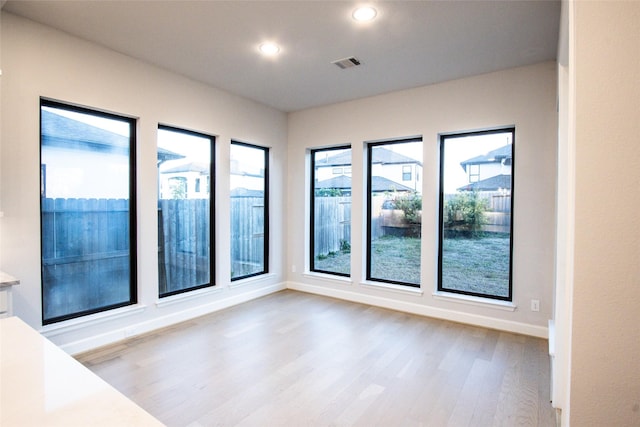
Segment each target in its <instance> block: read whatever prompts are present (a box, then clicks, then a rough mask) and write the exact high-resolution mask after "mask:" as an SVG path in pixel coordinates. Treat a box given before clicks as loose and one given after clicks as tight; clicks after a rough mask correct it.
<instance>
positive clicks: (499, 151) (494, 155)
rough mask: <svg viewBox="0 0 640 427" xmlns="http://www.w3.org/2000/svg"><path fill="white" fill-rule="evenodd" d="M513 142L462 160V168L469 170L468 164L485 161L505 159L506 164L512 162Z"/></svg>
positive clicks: (499, 161)
mask: <svg viewBox="0 0 640 427" xmlns="http://www.w3.org/2000/svg"><path fill="white" fill-rule="evenodd" d="M512 149H513V145H512V144H507V145H505V146H504V147H500V148H496V149H495V150H491V151H489V152H488V153H486V154H483V155H481V156H476V157H472V158H470V159H468V160H465V161H464V162H460V166H462V169H464V170H465V172H466V171H467V165H479V164H483V163H501V162H502V161H503V160H505V164H507V165H508V164H511V157H512Z"/></svg>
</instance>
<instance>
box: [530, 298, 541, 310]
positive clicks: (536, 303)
mask: <svg viewBox="0 0 640 427" xmlns="http://www.w3.org/2000/svg"><path fill="white" fill-rule="evenodd" d="M531 311H540V300H537V299H532V300H531Z"/></svg>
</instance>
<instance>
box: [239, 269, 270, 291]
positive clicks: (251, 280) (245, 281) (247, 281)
mask: <svg viewBox="0 0 640 427" xmlns="http://www.w3.org/2000/svg"><path fill="white" fill-rule="evenodd" d="M274 277H276V275H275V274H273V273H266V274H260V275H258V276H251V277H247V278H245V279H239V280H235V281H233V282H231V283H230V284H229V288H231V289H233V288H239V287H241V286H246V285H251V284H253V283H260V282H264V281H267V280H270V279H273V278H274Z"/></svg>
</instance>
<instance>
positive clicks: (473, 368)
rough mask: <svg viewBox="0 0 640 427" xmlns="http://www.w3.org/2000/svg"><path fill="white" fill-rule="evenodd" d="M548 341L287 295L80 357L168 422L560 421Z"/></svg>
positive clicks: (447, 423)
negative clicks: (551, 400)
mask: <svg viewBox="0 0 640 427" xmlns="http://www.w3.org/2000/svg"><path fill="white" fill-rule="evenodd" d="M547 348H548V347H547V341H545V340H542V339H537V338H532V337H527V336H521V335H516V334H511V333H506V332H499V331H494V330H489V329H484V328H480V327H474V326H467V325H461V324H456V323H452V322H447V321H442V320H436V319H430V318H425V317H420V316H415V315H411V314H406V313H401V312H396V311H391V310H386V309H381V308H377V307H370V306H367V305H361V304H355V303H350V302H345V301H340V300H334V299H330V298H325V297H321V296H316V295H311V294H305V293H300V292H296V291H282V292H278V293H276V294H273V295H269V296H267V297H264V298H260V299H258V300H255V301H251V302H248V303H245V304H242V305H239V306H236V307H232V308H230V309H227V310H224V311H220V312H217V313H213V314H210V315H207V316H204V317H201V318H198V319H195V320H192V321H189V322H185V323H182V324H179V325H176V326H173V327H170V328H167V329H163V330H162V331H159V332H156V333H153V334H149V335H145V336H142V337H138V338H134V339H131V340H128V341H125V342H122V343H119V344H116V345H112V346H109V347H104V348H101V349H98V350H94V351H92V352H88V353H85V354H82V355H79V356H78V357H77V358H78V360H80V362H82V363H83V364H84V365H85V366H87V367H88V368H89V369H91V370H92V371H93V372H95V373H96V374H98V375H99V376H100V377H102V378H104V379H105V380H106V381H107V382H109V383H110V384H112V385H113V386H114V387H116V388H117V389H118V390H120V391H121V392H122V393H124V394H125V395H126V396H128V397H129V398H131V399H132V400H133V401H135V402H136V403H138V404H139V405H140V406H141V407H143V408H144V409H146V410H147V411H148V412H150V413H151V414H152V415H154V416H155V417H157V418H158V419H159V420H160V421H162V422H164V423H165V424H166V425H168V426H188V427H200V426H207V427H208V426H276V427H277V426H438V427H439V426H453V427H459V426H460V427H462V426H473V427H478V426H554V425H555V412H554V410H553V409H552V407H551V404H550V403H549V357H548V353H547Z"/></svg>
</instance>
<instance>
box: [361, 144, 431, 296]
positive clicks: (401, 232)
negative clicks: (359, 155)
mask: <svg viewBox="0 0 640 427" xmlns="http://www.w3.org/2000/svg"><path fill="white" fill-rule="evenodd" d="M367 163H368V167H367V191H368V203H367V210H368V215H367V218H368V221H367V248H368V250H367V266H366V278H367V280H374V281H380V282H387V283H392V284H399V285H406V286H414V287H419V286H420V240H421V235H422V231H421V225H422V224H421V223H422V182H421V180H420V177H421V176H422V174H421V173H419V172H420V171H421V169H422V138H413V139H405V140H399V141H389V142H376V143H370V144H368V145H367ZM407 166H409V167H413V170H415V172H416V173H415V174H412V177H411V178H410V179H409V180H408V181H407V180H405V179H404V178H406V177H407V175H406V167H407Z"/></svg>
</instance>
